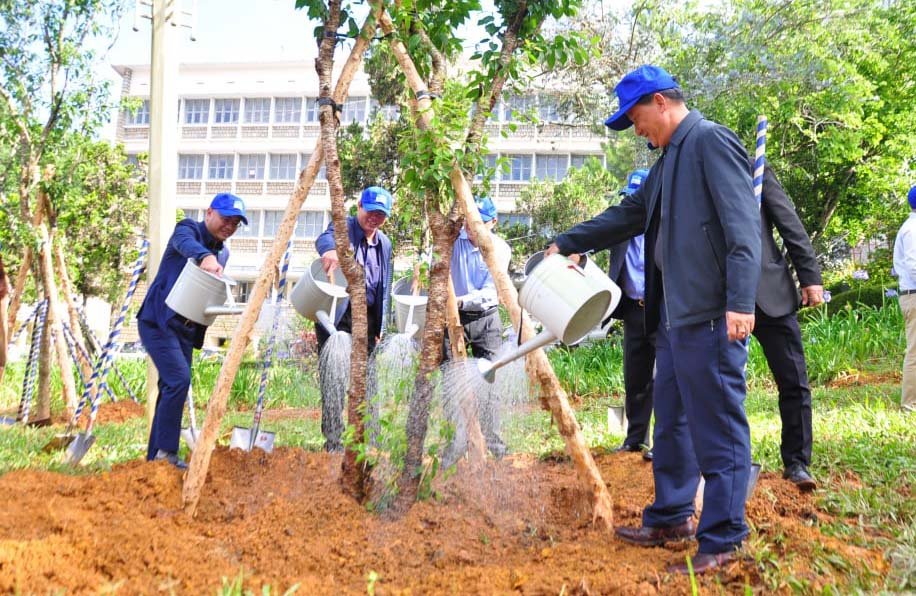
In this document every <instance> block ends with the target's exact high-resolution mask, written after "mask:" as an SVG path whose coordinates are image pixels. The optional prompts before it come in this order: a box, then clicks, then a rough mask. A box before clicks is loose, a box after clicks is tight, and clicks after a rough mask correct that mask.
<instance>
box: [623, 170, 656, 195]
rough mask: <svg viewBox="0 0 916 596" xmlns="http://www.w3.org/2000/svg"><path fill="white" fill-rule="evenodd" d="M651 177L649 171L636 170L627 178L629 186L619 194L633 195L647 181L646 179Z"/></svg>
mask: <svg viewBox="0 0 916 596" xmlns="http://www.w3.org/2000/svg"><path fill="white" fill-rule="evenodd" d="M648 177H649V170H634V171H633V172H632V173H631V174H630V175H629V176H628V177H627V185H626V186H625V187H624V188H622V189H620V192H619V193H618V194H621V195H631V194H633V193H634V192H636V191H637V190H639V187H640V186H642V183H643V182H645V181H646V178H648Z"/></svg>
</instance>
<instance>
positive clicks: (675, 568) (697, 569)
mask: <svg viewBox="0 0 916 596" xmlns="http://www.w3.org/2000/svg"><path fill="white" fill-rule="evenodd" d="M737 558H738V553H737V552H735V551H733V550H730V551H727V552H724V553H714V554H712V553H697V554H695V555H693V556H692V557H690V564H691V565H692V566H693V574H694V575H699V574H701V573H706V572H707V571H709V570H710V569H716V568H717V567H724V566H725V565H727V564H729V563H731V562H732V561H735V560H736V559H737ZM666 570H667V571H668V573H676V574H678V575H687V574H689V573H690V570H689V569H687V561H683V562H681V563H675V564H673V565H668V567H667V568H666Z"/></svg>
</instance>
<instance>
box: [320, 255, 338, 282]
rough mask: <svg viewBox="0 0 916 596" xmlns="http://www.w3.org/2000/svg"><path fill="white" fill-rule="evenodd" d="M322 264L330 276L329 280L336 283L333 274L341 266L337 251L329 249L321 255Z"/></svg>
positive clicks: (326, 273)
mask: <svg viewBox="0 0 916 596" xmlns="http://www.w3.org/2000/svg"><path fill="white" fill-rule="evenodd" d="M321 266H322V267H323V268H324V273H325V275H327V276H328V280H329V281H330V282H331V283H334V278H333V277H332V274H333V273H334V270H335V269H339V268H340V259H338V258H337V251H336V250H329V251H328V252H326V253H324V254H323V255H321Z"/></svg>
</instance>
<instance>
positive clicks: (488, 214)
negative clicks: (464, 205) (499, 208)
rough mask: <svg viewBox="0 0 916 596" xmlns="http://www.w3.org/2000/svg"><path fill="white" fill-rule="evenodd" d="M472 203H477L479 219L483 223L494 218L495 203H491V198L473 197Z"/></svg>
mask: <svg viewBox="0 0 916 596" xmlns="http://www.w3.org/2000/svg"><path fill="white" fill-rule="evenodd" d="M474 204H475V205H477V210H478V211H480V219H482V220H483V222H484V223H487V222H488V221H493V220H494V219H496V205H494V204H493V199H491V198H490V197H474Z"/></svg>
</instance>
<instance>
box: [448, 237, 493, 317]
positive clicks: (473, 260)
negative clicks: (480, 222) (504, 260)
mask: <svg viewBox="0 0 916 596" xmlns="http://www.w3.org/2000/svg"><path fill="white" fill-rule="evenodd" d="M451 276H452V284H453V285H454V286H455V296H456V297H457V298H458V300H459V301H460V302H461V309H460V310H461V311H462V312H483V311H485V310H487V309H489V308H491V307H494V306H496V305H497V304H499V297H498V296H497V294H496V283H495V282H494V281H493V276H492V275H490V270H489V269H487V264H486V263H485V262H484V260H483V255H482V254H481V253H480V249H479V248H477V247H476V246H474V245H473V244H471V241H470V240H469V239H468V233H467V231H466V230H465V229H464V228H461V232H459V233H458V238H456V239H455V246H454V248H453V249H452V262H451Z"/></svg>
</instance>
